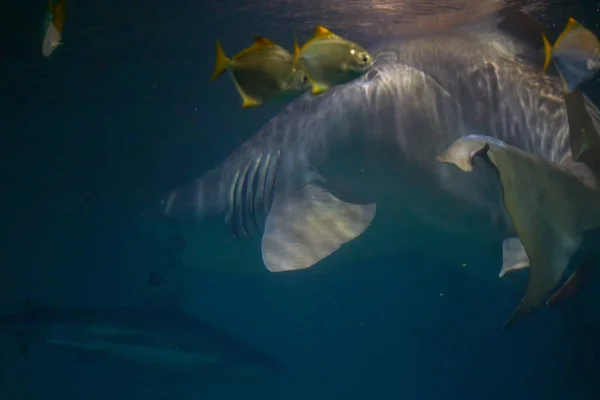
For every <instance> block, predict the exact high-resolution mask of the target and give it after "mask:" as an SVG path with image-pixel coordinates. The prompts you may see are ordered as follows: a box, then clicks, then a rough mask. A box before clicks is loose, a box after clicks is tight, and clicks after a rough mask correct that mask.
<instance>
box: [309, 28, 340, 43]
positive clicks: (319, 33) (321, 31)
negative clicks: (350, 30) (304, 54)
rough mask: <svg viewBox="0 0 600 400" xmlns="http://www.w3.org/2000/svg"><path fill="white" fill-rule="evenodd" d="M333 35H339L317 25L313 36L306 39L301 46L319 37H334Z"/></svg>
mask: <svg viewBox="0 0 600 400" xmlns="http://www.w3.org/2000/svg"><path fill="white" fill-rule="evenodd" d="M335 37H339V36H338V35H336V34H335V33H333V32H331V31H330V30H329V29H327V28H325V27H324V26H321V25H319V26H317V27H316V28H315V33H314V34H313V36H312V37H311V38H310V39H308V41H307V42H306V43H304V46H302V47H303V48H304V47H306V46H307V45H308V44H309V43H312V42H313V41H315V40H319V39H325V38H335Z"/></svg>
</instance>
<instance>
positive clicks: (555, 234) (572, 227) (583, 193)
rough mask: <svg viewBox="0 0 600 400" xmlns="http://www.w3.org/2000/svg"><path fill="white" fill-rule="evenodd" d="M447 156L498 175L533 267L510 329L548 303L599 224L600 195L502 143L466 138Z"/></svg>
mask: <svg viewBox="0 0 600 400" xmlns="http://www.w3.org/2000/svg"><path fill="white" fill-rule="evenodd" d="M474 142H475V143H474ZM477 142H479V144H477ZM484 143H485V144H487V146H485V145H484ZM473 149H480V150H479V151H473ZM481 149H483V150H484V151H482V150H481ZM444 154H446V155H452V157H446V158H445V159H444V160H450V161H448V162H453V163H454V164H456V165H457V166H459V168H460V165H463V166H464V165H467V166H469V165H470V166H473V165H475V164H474V162H473V160H472V158H473V157H475V156H481V158H482V159H483V160H485V161H486V162H488V163H489V164H491V165H492V166H493V167H495V169H496V171H497V172H498V176H499V178H500V183H501V185H502V191H503V200H504V206H505V208H506V211H507V212H508V214H509V217H510V220H511V222H512V224H513V226H514V228H515V230H516V231H517V234H518V236H519V238H520V239H521V242H522V244H523V247H524V249H525V251H526V254H527V256H528V257H529V265H530V277H529V284H528V287H527V292H526V294H525V297H523V299H522V301H521V304H520V305H519V306H518V307H517V309H516V310H515V312H514V314H513V315H512V316H511V318H510V319H509V320H508V322H507V323H506V324H505V328H510V327H512V326H513V325H514V324H515V323H516V322H517V321H519V320H520V319H521V318H522V317H524V316H525V315H526V314H528V313H529V312H531V311H532V310H533V309H535V308H536V307H538V306H539V305H541V304H543V303H544V302H545V301H546V300H547V299H548V297H549V295H550V293H551V292H552V290H553V289H554V288H555V287H556V286H557V285H558V283H559V282H560V280H561V278H562V276H563V274H564V272H565V270H566V268H567V266H568V265H569V263H570V261H571V258H572V257H573V254H574V253H575V251H576V250H577V249H578V248H579V247H580V245H581V243H582V239H583V232H584V231H585V230H586V229H590V228H592V227H595V226H596V225H598V224H600V209H599V207H600V197H599V194H598V192H596V191H593V190H592V189H590V188H589V187H587V186H586V185H584V184H583V182H581V181H580V180H578V179H577V178H575V177H574V176H573V175H572V174H570V173H568V172H566V171H564V170H562V169H561V168H559V167H558V166H557V165H555V164H552V163H550V162H548V161H546V160H544V159H541V158H539V157H537V156H534V155H532V154H530V153H527V152H524V151H522V150H520V149H517V148H515V147H512V146H508V145H506V144H505V143H503V142H501V141H498V140H497V139H493V138H489V137H485V136H475V135H473V136H469V137H464V138H461V139H459V140H457V141H456V142H455V143H454V144H453V145H452V146H451V147H450V148H449V149H448V150H447V151H446V152H445V153H444ZM467 170H468V169H467Z"/></svg>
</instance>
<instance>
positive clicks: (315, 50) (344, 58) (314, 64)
mask: <svg viewBox="0 0 600 400" xmlns="http://www.w3.org/2000/svg"><path fill="white" fill-rule="evenodd" d="M294 47H295V52H294V67H295V68H301V69H304V71H305V72H306V76H307V77H308V80H309V82H310V83H311V85H312V92H313V94H319V93H323V92H324V91H325V90H327V89H328V88H330V87H331V86H335V85H338V84H341V83H346V82H349V81H351V80H353V79H356V78H358V77H360V76H362V75H364V74H365V73H366V72H367V71H369V70H370V69H371V67H373V57H372V56H371V54H369V53H368V52H367V51H366V50H365V49H364V48H363V47H362V46H360V45H359V44H357V43H354V42H351V41H349V40H346V39H344V38H342V37H340V36H338V35H336V34H334V33H332V32H331V31H329V30H328V29H327V28H325V27H323V26H317V28H316V29H315V34H314V35H313V37H312V38H311V39H310V40H309V41H308V42H306V43H305V44H304V46H302V48H300V46H298V42H297V41H296V40H294Z"/></svg>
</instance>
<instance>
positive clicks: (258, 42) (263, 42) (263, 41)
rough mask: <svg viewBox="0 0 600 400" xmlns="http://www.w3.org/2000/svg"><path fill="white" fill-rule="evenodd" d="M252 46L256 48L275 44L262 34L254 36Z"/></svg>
mask: <svg viewBox="0 0 600 400" xmlns="http://www.w3.org/2000/svg"><path fill="white" fill-rule="evenodd" d="M254 46H255V47H256V48H265V47H272V46H276V44H275V43H273V42H272V41H270V40H269V39H267V38H266V37H264V36H254Z"/></svg>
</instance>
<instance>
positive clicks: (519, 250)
mask: <svg viewBox="0 0 600 400" xmlns="http://www.w3.org/2000/svg"><path fill="white" fill-rule="evenodd" d="M528 267H529V257H528V256H527V252H526V251H525V247H523V243H521V239H519V238H518V237H513V238H508V239H506V240H504V242H502V269H501V270H500V274H499V277H500V278H502V277H503V276H504V275H506V273H508V272H511V271H515V270H518V269H522V268H528Z"/></svg>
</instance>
